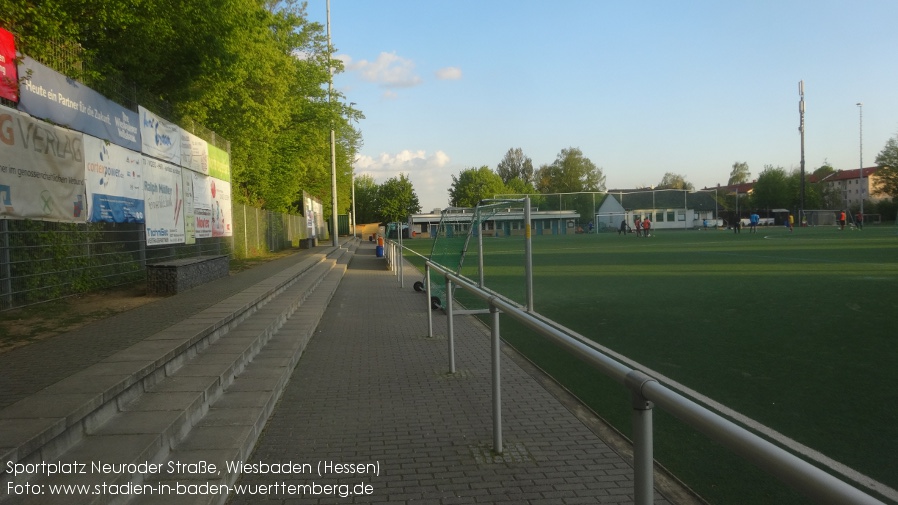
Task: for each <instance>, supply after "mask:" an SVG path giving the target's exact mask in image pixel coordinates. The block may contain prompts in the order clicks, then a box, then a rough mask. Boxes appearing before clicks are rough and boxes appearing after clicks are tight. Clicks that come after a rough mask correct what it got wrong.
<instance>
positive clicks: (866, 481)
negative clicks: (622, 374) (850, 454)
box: [538, 316, 898, 501]
mask: <svg viewBox="0 0 898 505" xmlns="http://www.w3.org/2000/svg"><path fill="white" fill-rule="evenodd" d="M538 317H539V318H540V319H541V320H543V321H544V322H547V323H549V324H551V325H552V326H555V327H556V328H558V329H560V330H563V331H565V332H567V333H569V334H570V335H573V336H575V337H576V338H577V339H578V340H580V341H581V342H583V343H584V344H586V345H588V346H590V347H592V348H594V349H596V350H599V351H602V352H603V353H605V354H607V355H609V356H611V357H613V358H615V359H616V360H618V361H620V362H621V363H624V364H626V365H628V366H630V367H631V368H634V369H638V370H642V371H643V372H645V373H647V374H648V375H650V376H652V377H654V378H656V379H658V380H660V381H662V382H663V383H664V384H665V385H667V386H670V387H672V388H673V389H676V390H678V391H679V392H680V393H683V394H685V395H686V396H689V397H691V398H692V399H693V400H696V401H698V402H700V403H703V404H704V405H705V406H707V407H709V408H711V409H713V410H716V411H717V412H718V413H720V414H723V415H725V416H729V417H730V418H732V419H735V420H736V421H738V422H740V423H742V424H743V425H744V426H747V427H749V428H751V429H753V430H755V431H758V432H760V433H763V434H764V435H765V436H767V437H768V438H770V439H772V440H775V441H777V442H779V443H780V444H782V445H784V446H786V447H788V448H789V449H791V450H793V451H794V452H797V453H799V454H801V455H803V456H805V457H807V458H809V459H811V460H812V461H815V462H817V463H819V464H821V465H823V466H825V467H827V468H829V469H831V470H833V471H834V472H837V473H839V474H841V475H842V476H844V477H846V478H848V479H850V480H852V481H854V482H856V483H858V484H860V485H862V486H864V487H865V488H867V489H870V490H873V491H876V492H877V493H880V494H882V495H883V496H886V497H888V498H889V499H890V500H895V501H898V490H895V489H892V488H891V487H889V486H887V485H885V484H883V483H882V482H879V481H877V480H875V479H873V478H872V477H868V476H866V475H864V474H862V473H860V472H858V471H857V470H854V469H853V468H850V467H848V466H845V465H843V464H842V463H839V462H838V461H836V460H834V459H832V458H830V457H828V456H826V455H825V454H823V453H821V452H819V451H817V450H814V449H811V448H810V447H808V446H806V445H804V444H802V443H800V442H796V441H795V440H792V439H791V438H789V437H787V436H786V435H783V434H782V433H780V432H778V431H776V430H774V429H773V428H770V427H768V426H765V425H763V424H761V423H759V422H757V421H755V420H754V419H751V418H750V417H747V416H745V415H742V414H740V413H739V412H736V411H735V410H733V409H731V408H729V407H727V406H725V405H723V404H721V403H718V402H716V401H714V400H712V399H711V398H708V397H707V396H705V395H703V394H701V393H699V392H698V391H695V390H693V389H691V388H689V387H686V386H684V385H683V384H680V383H679V382H677V381H675V380H673V379H671V378H669V377H667V376H665V375H663V374H660V373H658V372H656V371H654V370H652V369H650V368H646V367H645V366H644V365H642V364H640V363H637V362H635V361H633V360H631V359H630V358H627V357H626V356H623V355H621V354H618V353H616V352H614V351H612V350H611V349H609V348H607V347H605V346H603V345H601V344H599V343H597V342H595V341H593V340H590V339H588V338H586V337H584V336H583V335H580V334H579V333H577V332H575V331H573V330H571V329H570V328H566V327H564V326H562V325H560V324H558V323H555V322H554V321H550V320H549V319H546V318H544V317H542V316H538Z"/></svg>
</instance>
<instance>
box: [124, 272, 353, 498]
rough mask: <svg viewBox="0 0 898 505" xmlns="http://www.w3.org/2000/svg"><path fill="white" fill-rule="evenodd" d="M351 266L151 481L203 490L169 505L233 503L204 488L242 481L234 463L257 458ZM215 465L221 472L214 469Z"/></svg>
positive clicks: (324, 286) (287, 326)
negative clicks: (256, 452) (283, 397)
mask: <svg viewBox="0 0 898 505" xmlns="http://www.w3.org/2000/svg"><path fill="white" fill-rule="evenodd" d="M347 260H348V258H347ZM347 264H348V261H346V262H342V261H341V265H338V266H337V268H334V269H333V270H332V271H331V272H330V273H329V274H328V275H327V277H326V278H325V279H324V280H323V281H322V282H321V285H320V286H319V287H318V289H317V290H316V293H318V292H321V295H320V296H317V295H316V297H315V299H314V300H310V301H309V302H307V303H304V304H303V305H302V306H300V308H299V309H297V311H296V313H295V314H294V315H293V316H292V317H291V318H289V319H288V320H287V321H286V322H285V323H284V325H283V327H281V329H280V330H279V331H278V332H277V333H276V334H275V335H274V336H273V337H272V338H271V340H270V341H269V343H268V345H266V346H265V348H264V349H262V350H261V352H259V354H258V355H257V356H256V357H255V359H253V360H252V362H250V363H247V366H246V368H245V369H244V371H243V372H242V373H240V374H239V375H238V376H237V377H236V378H235V379H234V382H233V383H232V384H231V385H230V386H229V387H228V388H227V389H226V390H225V391H224V393H223V394H222V395H221V397H220V398H219V399H218V400H217V401H216V402H215V403H213V404H212V405H211V406H210V408H209V411H208V413H207V415H206V416H205V417H204V418H203V419H202V420H200V421H199V422H198V423H197V425H196V426H195V427H194V429H193V430H192V431H191V432H190V434H189V435H188V436H187V437H186V438H185V439H184V440H182V441H181V442H180V443H178V445H177V446H176V447H175V448H174V450H172V451H171V454H170V455H169V457H168V459H167V460H166V461H165V462H164V463H163V466H162V467H161V470H162V471H160V472H157V473H156V475H152V476H148V477H147V478H146V482H147V483H148V484H153V485H157V486H159V487H157V488H156V489H167V490H168V492H169V493H174V492H175V491H174V490H175V489H176V487H177V486H178V485H179V484H180V485H181V486H185V487H186V486H194V489H197V490H198V492H197V493H196V494H187V495H173V494H169V495H167V496H165V502H166V503H175V504H181V503H184V504H197V505H199V504H204V505H205V504H217V503H224V502H225V501H226V500H227V498H228V494H227V493H225V492H221V493H216V492H214V491H210V490H209V489H208V488H203V487H201V486H204V485H206V486H208V485H212V486H215V487H219V486H227V485H231V484H233V483H234V482H235V481H236V480H237V478H239V476H240V473H239V472H234V471H230V469H229V468H228V466H227V465H228V463H233V462H237V461H245V460H246V459H247V458H249V457H250V455H251V454H252V452H253V449H254V448H255V444H256V441H257V440H258V439H259V436H260V435H261V433H262V430H263V429H264V427H265V425H266V423H267V421H268V418H269V417H270V416H271V413H272V412H273V410H274V408H275V405H276V404H277V402H278V399H279V398H280V396H281V393H282V392H283V390H284V388H286V386H287V382H288V381H289V379H290V376H291V374H292V373H293V369H294V368H295V367H296V364H297V363H298V362H299V359H300V357H301V356H302V353H303V350H304V349H305V347H306V344H307V343H308V342H309V340H310V339H311V338H312V334H313V333H314V331H315V328H316V327H317V326H318V321H319V320H320V319H321V317H322V316H323V314H324V311H325V309H326V308H327V304H328V302H329V301H330V299H331V297H332V296H333V294H334V292H335V291H336V290H337V287H338V286H339V284H340V280H341V278H342V276H343V274H344V273H345V270H346V266H347ZM210 464H211V465H214V467H215V471H212V470H210V469H211V466H209V465H210ZM188 489H189V488H188ZM159 499H160V498H159V496H155V497H154V496H135V497H134V500H133V501H132V502H131V503H134V504H139V505H143V504H155V503H159Z"/></svg>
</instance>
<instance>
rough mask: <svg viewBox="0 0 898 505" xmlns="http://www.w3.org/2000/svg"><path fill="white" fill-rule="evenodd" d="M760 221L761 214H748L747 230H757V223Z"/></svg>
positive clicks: (751, 231) (754, 231)
mask: <svg viewBox="0 0 898 505" xmlns="http://www.w3.org/2000/svg"><path fill="white" fill-rule="evenodd" d="M760 222H761V216H759V215H758V213H757V212H752V213H751V215H750V216H748V232H749V233H756V232H757V231H758V223H760Z"/></svg>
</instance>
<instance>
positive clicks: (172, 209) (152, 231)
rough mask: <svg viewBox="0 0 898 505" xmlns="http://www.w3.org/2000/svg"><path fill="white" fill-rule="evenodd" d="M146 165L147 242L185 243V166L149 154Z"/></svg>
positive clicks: (150, 243) (144, 174)
mask: <svg viewBox="0 0 898 505" xmlns="http://www.w3.org/2000/svg"><path fill="white" fill-rule="evenodd" d="M141 160H142V165H143V200H144V208H145V210H146V223H147V225H146V229H147V245H148V246H154V245H167V244H183V243H184V196H183V194H182V192H181V186H182V185H183V182H182V180H181V167H179V166H177V165H173V164H171V163H166V162H164V161H160V160H157V159H154V158H150V157H149V156H143V157H141Z"/></svg>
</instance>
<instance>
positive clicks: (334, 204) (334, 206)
mask: <svg viewBox="0 0 898 505" xmlns="http://www.w3.org/2000/svg"><path fill="white" fill-rule="evenodd" d="M327 69H328V79H327V103H328V104H330V103H331V101H332V99H333V97H332V92H333V87H334V67H332V66H331V0H327ZM331 112H332V113H333V111H331ZM331 232H332V233H333V239H332V245H333V246H334V247H337V244H339V239H338V238H337V235H338V233H337V140H336V134H335V133H334V120H333V118H331Z"/></svg>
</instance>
